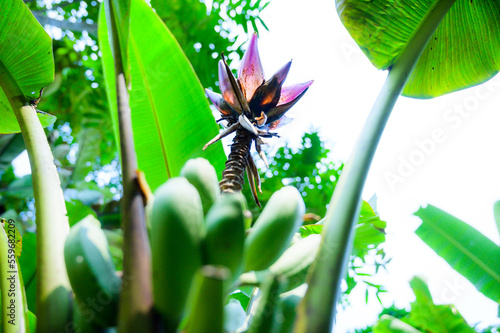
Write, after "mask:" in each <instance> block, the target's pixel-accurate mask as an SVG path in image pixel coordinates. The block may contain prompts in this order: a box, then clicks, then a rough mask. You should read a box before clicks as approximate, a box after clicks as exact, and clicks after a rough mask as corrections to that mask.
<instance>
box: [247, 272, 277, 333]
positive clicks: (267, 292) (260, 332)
mask: <svg viewBox="0 0 500 333" xmlns="http://www.w3.org/2000/svg"><path fill="white" fill-rule="evenodd" d="M285 282H286V279H285V278H284V277H282V276H274V275H272V274H271V275H269V276H268V277H267V278H266V280H265V281H264V283H263V285H262V289H261V290H260V295H259V297H258V299H257V302H258V303H257V307H256V309H255V312H254V313H253V316H252V317H251V318H250V325H249V328H248V333H271V332H275V331H277V330H279V328H280V327H281V323H280V322H279V321H278V319H282V316H283V314H282V313H281V308H280V307H279V306H278V304H279V296H280V294H281V292H282V291H283V286H284V284H285ZM252 312H253V311H252ZM281 321H282V320H281Z"/></svg>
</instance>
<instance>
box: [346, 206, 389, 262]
mask: <svg viewBox="0 0 500 333" xmlns="http://www.w3.org/2000/svg"><path fill="white" fill-rule="evenodd" d="M386 225H387V223H386V222H385V221H382V220H381V219H380V217H379V216H378V214H377V213H375V211H374V210H373V209H372V207H371V206H370V204H369V203H368V202H366V201H363V202H362V204H361V212H360V213H359V220H358V224H357V225H356V233H355V236H354V247H353V251H354V254H355V255H356V256H358V257H363V256H364V255H366V253H367V251H368V250H370V249H374V248H376V247H377V246H379V245H380V244H382V243H383V242H385V227H386Z"/></svg>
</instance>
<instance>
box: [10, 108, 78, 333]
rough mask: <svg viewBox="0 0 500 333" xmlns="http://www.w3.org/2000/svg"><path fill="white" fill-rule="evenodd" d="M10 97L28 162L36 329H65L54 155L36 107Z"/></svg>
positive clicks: (61, 219)
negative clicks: (33, 216)
mask: <svg viewBox="0 0 500 333" xmlns="http://www.w3.org/2000/svg"><path fill="white" fill-rule="evenodd" d="M16 104H17V103H16V102H15V101H14V100H11V105H12V108H13V109H14V112H15V114H16V117H17V121H18V122H19V126H20V128H21V133H22V135H23V139H24V143H25V145H26V150H27V151H28V156H29V159H30V164H31V175H32V178H33V191H34V196H35V208H36V224H37V249H36V251H37V264H36V265H37V272H38V283H37V288H38V292H37V318H38V320H37V332H39V333H44V332H54V331H64V330H65V329H66V324H67V323H68V322H70V321H71V299H70V293H71V286H70V284H69V280H68V276H67V275H66V265H65V263H64V241H65V240H66V236H67V235H68V232H69V223H68V217H67V216H66V206H65V203H64V197H63V193H62V190H61V183H60V180H59V175H58V173H57V170H56V167H55V165H54V157H53V156H52V152H51V151H50V147H49V144H48V142H47V138H46V136H45V132H44V130H43V128H42V125H41V124H40V121H39V120H38V117H37V114H36V111H35V109H34V108H33V107H32V106H30V105H27V106H26V105H25V106H21V107H19V105H16Z"/></svg>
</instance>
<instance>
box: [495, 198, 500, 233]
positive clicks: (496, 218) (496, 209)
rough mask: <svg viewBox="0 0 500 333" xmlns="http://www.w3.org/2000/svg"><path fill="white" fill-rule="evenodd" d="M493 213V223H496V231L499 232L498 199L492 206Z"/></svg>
mask: <svg viewBox="0 0 500 333" xmlns="http://www.w3.org/2000/svg"><path fill="white" fill-rule="evenodd" d="M493 213H494V215H495V223H496V225H497V230H498V233H499V234H500V201H497V202H495V205H494V206H493Z"/></svg>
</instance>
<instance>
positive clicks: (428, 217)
mask: <svg viewBox="0 0 500 333" xmlns="http://www.w3.org/2000/svg"><path fill="white" fill-rule="evenodd" d="M415 215H416V216H418V217H420V218H421V219H422V224H421V225H420V227H419V228H418V229H417V230H416V231H415V233H416V234H417V235H418V236H419V237H420V238H421V239H422V240H423V241H424V242H425V243H426V244H427V245H429V246H430V247H431V248H432V249H433V250H434V251H435V252H436V253H437V254H438V255H439V256H441V257H442V258H443V259H444V260H446V262H448V264H450V266H451V267H453V268H454V269H455V270H456V271H457V272H459V273H460V274H462V275H463V276H464V277H466V278H467V279H468V280H469V281H470V282H471V283H473V284H474V286H475V287H476V288H477V290H479V291H480V292H481V293H483V294H484V295H485V296H487V297H489V298H491V299H492V300H494V301H495V302H499V301H500V265H499V264H498V258H500V247H499V246H498V245H496V244H495V243H493V242H492V241H491V240H489V239H488V238H487V237H485V236H484V235H482V234H481V233H480V232H479V231H477V230H476V229H474V228H472V227H471V226H469V225H468V224H466V223H464V222H462V221H460V220H459V219H457V218H456V217H454V216H452V215H450V214H448V213H446V212H444V211H442V210H440V209H438V208H436V207H434V206H431V205H428V206H427V207H426V208H420V209H419V210H418V211H417V212H416V213H415Z"/></svg>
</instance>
